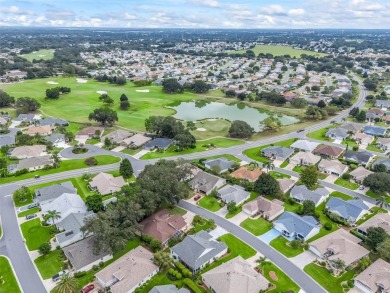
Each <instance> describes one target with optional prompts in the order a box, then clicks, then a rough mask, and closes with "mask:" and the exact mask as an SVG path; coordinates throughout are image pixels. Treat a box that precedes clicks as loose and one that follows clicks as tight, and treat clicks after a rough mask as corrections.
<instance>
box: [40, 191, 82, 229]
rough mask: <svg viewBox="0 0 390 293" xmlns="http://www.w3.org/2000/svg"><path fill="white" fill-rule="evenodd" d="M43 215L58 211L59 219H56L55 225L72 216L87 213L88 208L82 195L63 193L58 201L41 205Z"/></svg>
mask: <svg viewBox="0 0 390 293" xmlns="http://www.w3.org/2000/svg"><path fill="white" fill-rule="evenodd" d="M41 210H42V214H43V215H46V214H47V212H48V211H57V212H58V213H59V218H58V219H54V221H53V222H54V224H57V223H59V222H61V221H62V220H63V219H65V218H66V217H67V216H69V215H70V214H75V213H80V214H85V213H86V212H87V206H86V205H85V203H84V201H83V200H82V199H81V197H80V195H78V194H75V193H63V194H61V195H60V196H59V197H57V198H56V199H54V200H52V201H49V202H44V203H43V204H41Z"/></svg>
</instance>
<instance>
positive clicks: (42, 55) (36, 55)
mask: <svg viewBox="0 0 390 293" xmlns="http://www.w3.org/2000/svg"><path fill="white" fill-rule="evenodd" d="M20 56H21V57H23V58H25V59H27V60H28V61H30V62H32V61H33V60H34V59H35V60H41V59H42V60H49V59H53V56H54V50H53V49H41V50H38V51H34V52H31V53H28V54H22V55H20Z"/></svg>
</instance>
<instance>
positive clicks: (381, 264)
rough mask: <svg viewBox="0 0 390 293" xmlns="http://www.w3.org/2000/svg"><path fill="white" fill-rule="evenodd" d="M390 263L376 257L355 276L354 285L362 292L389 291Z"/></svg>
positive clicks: (376, 292)
mask: <svg viewBox="0 0 390 293" xmlns="http://www.w3.org/2000/svg"><path fill="white" fill-rule="evenodd" d="M389 280H390V263H388V262H386V261H384V260H383V259H381V258H378V259H377V260H376V261H375V262H374V263H373V264H371V265H370V266H369V267H368V268H367V269H365V270H364V271H363V272H361V273H360V274H359V275H358V276H357V277H355V279H354V281H355V287H356V288H358V289H360V290H361V291H363V292H364V293H378V292H381V293H387V292H390V282H389Z"/></svg>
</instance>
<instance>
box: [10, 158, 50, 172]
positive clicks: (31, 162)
mask: <svg viewBox="0 0 390 293" xmlns="http://www.w3.org/2000/svg"><path fill="white" fill-rule="evenodd" d="M53 165H54V160H53V159H52V158H51V157H50V156H42V157H34V158H27V159H22V160H20V161H19V162H18V163H17V164H13V165H9V166H8V167H7V170H8V173H15V172H17V171H20V170H23V169H27V170H28V171H29V172H31V171H36V170H41V169H43V168H45V167H47V166H53Z"/></svg>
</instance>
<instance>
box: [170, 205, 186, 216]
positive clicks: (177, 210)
mask: <svg viewBox="0 0 390 293" xmlns="http://www.w3.org/2000/svg"><path fill="white" fill-rule="evenodd" d="M186 213H187V211H186V210H183V209H182V208H179V207H178V206H174V207H173V208H171V209H169V214H170V215H181V216H184V215H185V214H186Z"/></svg>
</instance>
